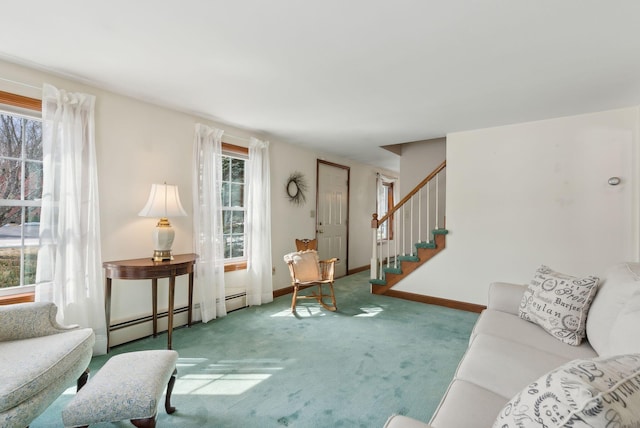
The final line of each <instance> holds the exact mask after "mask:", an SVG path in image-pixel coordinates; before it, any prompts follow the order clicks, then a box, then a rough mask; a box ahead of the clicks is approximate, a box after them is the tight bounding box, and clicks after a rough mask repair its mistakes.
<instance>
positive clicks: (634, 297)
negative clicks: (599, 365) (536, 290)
mask: <svg viewBox="0 0 640 428" xmlns="http://www.w3.org/2000/svg"><path fill="white" fill-rule="evenodd" d="M526 290H527V286H524V285H516V284H507V283H493V284H491V286H490V289H489V300H488V305H487V309H486V310H485V311H483V312H482V314H481V315H480V317H479V319H478V321H477V323H476V325H475V327H474V329H473V332H472V334H471V338H470V341H469V347H468V349H467V351H466V353H465V355H464V356H463V358H462V360H461V361H460V364H459V366H458V369H457V371H456V373H455V376H454V378H453V380H452V381H451V383H450V385H449V388H448V390H447V392H446V393H445V395H444V397H443V398H442V400H441V402H440V405H439V406H438V408H437V409H436V411H435V413H434V415H433V417H432V419H431V421H430V422H429V424H426V423H424V422H421V421H417V420H415V419H411V418H409V417H406V416H402V415H392V416H391V417H390V418H389V420H388V421H387V423H386V424H385V428H400V427H401V428H418V427H429V426H430V427H434V428H457V427H459V428H468V427H491V426H493V424H494V423H495V421H496V418H497V417H498V415H503V414H504V413H505V412H506V413H508V412H509V411H512V410H513V408H515V406H514V407H511V405H512V404H513V400H512V398H514V397H515V396H516V395H518V394H519V393H520V392H521V391H522V394H526V388H527V386H528V385H530V384H531V383H532V382H534V381H536V380H538V379H540V378H543V379H544V376H545V375H546V376H547V377H546V379H547V381H548V379H551V377H549V375H548V374H549V373H550V372H557V371H558V368H559V367H560V366H563V365H564V366H566V367H570V366H571V365H572V364H575V363H576V360H578V359H589V360H591V359H594V358H596V359H597V360H599V359H601V358H604V359H606V358H605V357H609V358H613V357H611V356H617V355H621V354H633V353H640V333H639V328H638V326H639V325H640V264H638V263H622V264H619V265H616V266H613V267H611V268H610V269H609V270H608V271H607V273H606V275H604V277H603V278H602V279H601V280H600V285H599V287H598V288H597V290H598V292H597V293H596V294H595V298H594V299H593V302H592V304H591V305H590V308H588V312H586V313H587V315H588V316H587V318H586V322H585V324H586V335H587V339H588V340H584V341H583V342H582V343H581V344H580V345H579V346H571V345H568V344H565V343H563V342H562V341H560V340H558V339H557V338H556V337H554V336H552V335H551V334H550V333H549V332H548V331H547V330H545V329H543V328H542V327H540V326H539V325H538V324H535V323H533V322H529V321H525V320H523V319H521V318H520V316H519V308H520V305H521V303H522V302H523V295H524V293H525V291H526ZM634 358H635V359H640V356H638V355H636V356H634ZM570 361H571V362H570ZM571 370H572V369H570V370H568V371H571ZM625 370H626V369H625ZM633 370H640V368H638V367H635V368H634V369H633ZM574 372H575V370H574ZM628 379H632V380H634V379H633V378H632V377H628ZM639 379H640V375H638V376H637V377H636V378H635V382H636V384H638V380H639ZM543 383H544V382H539V383H538V384H536V387H537V386H540V385H541V384H543ZM565 383H566V381H565ZM543 386H544V385H543ZM529 387H530V386H529ZM635 387H637V385H636V386H635ZM523 390H524V391H523ZM638 396H640V393H638V394H635V396H634V397H631V398H632V399H635V400H636V402H637V400H638ZM510 400H512V402H510ZM507 403H509V405H508V406H506V405H507ZM521 407H522V405H521ZM531 407H533V406H531ZM639 407H640V406H639ZM638 411H639V412H640V410H638ZM510 416H513V415H510ZM525 422H526V423H525ZM496 426H538V425H537V424H534V423H533V422H532V420H531V419H529V418H525V417H523V416H521V421H520V425H518V424H517V423H516V424H510V423H502V422H501V423H500V424H499V425H498V424H497V425H496ZM547 426H549V425H547ZM551 426H563V425H551ZM578 426H583V425H578ZM589 426H591V425H589ZM595 426H598V425H595ZM633 426H640V424H639V425H633Z"/></svg>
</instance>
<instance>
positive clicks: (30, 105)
mask: <svg viewBox="0 0 640 428" xmlns="http://www.w3.org/2000/svg"><path fill="white" fill-rule="evenodd" d="M0 104H6V105H10V106H14V107H20V108H25V109H27V110H35V111H39V112H41V111H42V100H39V99H37V98H31V97H25V96H24V95H18V94H12V93H11V92H5V91H0Z"/></svg>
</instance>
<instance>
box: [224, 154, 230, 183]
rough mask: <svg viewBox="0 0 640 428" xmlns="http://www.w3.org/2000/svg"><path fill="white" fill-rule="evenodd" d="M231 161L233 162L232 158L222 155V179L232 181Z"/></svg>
mask: <svg viewBox="0 0 640 428" xmlns="http://www.w3.org/2000/svg"><path fill="white" fill-rule="evenodd" d="M230 162H231V159H230V158H228V157H226V156H222V181H231V175H230V173H229V163H230Z"/></svg>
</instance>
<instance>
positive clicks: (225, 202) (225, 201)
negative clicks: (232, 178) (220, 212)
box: [220, 183, 231, 207]
mask: <svg viewBox="0 0 640 428" xmlns="http://www.w3.org/2000/svg"><path fill="white" fill-rule="evenodd" d="M229 186H230V184H229V183H222V190H221V192H222V195H221V196H220V198H221V199H222V206H223V207H230V206H231V204H230V199H229V198H230V196H229Z"/></svg>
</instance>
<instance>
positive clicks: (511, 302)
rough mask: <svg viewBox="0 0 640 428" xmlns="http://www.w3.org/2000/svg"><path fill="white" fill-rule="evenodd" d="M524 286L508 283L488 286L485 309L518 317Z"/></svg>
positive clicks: (494, 283)
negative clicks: (487, 299)
mask: <svg viewBox="0 0 640 428" xmlns="http://www.w3.org/2000/svg"><path fill="white" fill-rule="evenodd" d="M526 289H527V286H526V285H522V284H510V283H508V282H493V283H491V285H489V302H488V304H487V309H493V310H495V311H501V312H507V313H510V314H514V315H518V313H519V309H518V308H519V307H520V302H521V301H522V296H523V295H524V292H525V290H526Z"/></svg>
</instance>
